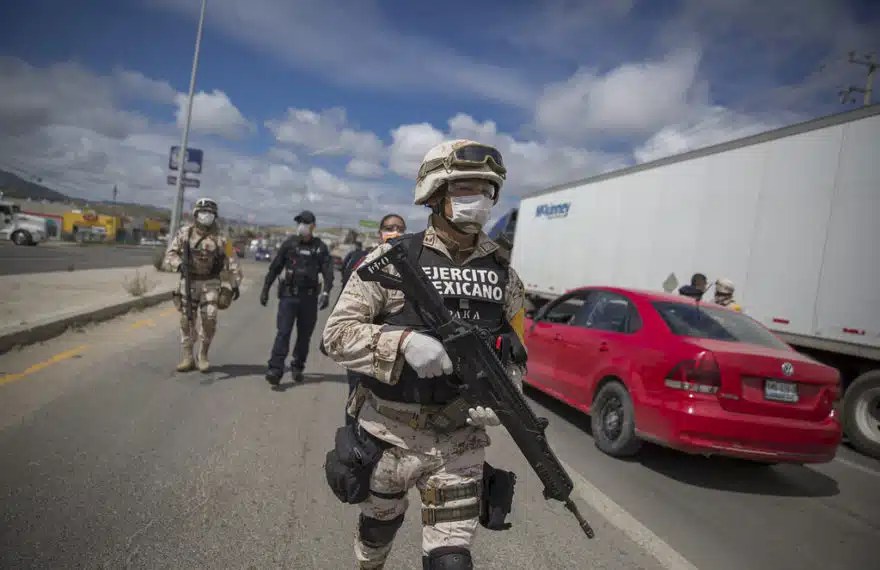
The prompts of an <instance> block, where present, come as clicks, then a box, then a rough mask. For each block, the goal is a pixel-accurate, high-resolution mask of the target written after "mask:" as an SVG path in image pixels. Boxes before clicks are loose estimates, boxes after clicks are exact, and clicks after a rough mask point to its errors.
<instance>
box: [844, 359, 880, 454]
mask: <svg viewBox="0 0 880 570" xmlns="http://www.w3.org/2000/svg"><path fill="white" fill-rule="evenodd" d="M843 429H844V431H845V432H846V435H847V437H848V438H849V443H850V445H852V446H853V447H854V448H856V449H857V450H858V451H860V452H861V453H864V454H865V455H867V456H869V457H873V458H875V459H880V370H873V371H871V372H868V373H866V374H862V375H861V376H859V377H858V378H856V379H855V381H854V382H853V383H852V384H851V385H850V386H849V388H847V390H846V393H845V394H844V396H843Z"/></svg>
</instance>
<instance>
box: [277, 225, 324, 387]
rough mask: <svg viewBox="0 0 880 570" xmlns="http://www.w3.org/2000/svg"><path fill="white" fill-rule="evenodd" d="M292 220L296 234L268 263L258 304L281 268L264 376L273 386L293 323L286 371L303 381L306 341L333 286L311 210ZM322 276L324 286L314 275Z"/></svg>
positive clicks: (278, 380)
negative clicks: (292, 343) (290, 357)
mask: <svg viewBox="0 0 880 570" xmlns="http://www.w3.org/2000/svg"><path fill="white" fill-rule="evenodd" d="M294 221H295V222H297V224H298V225H297V228H296V233H297V235H295V236H291V237H289V238H287V240H285V241H284V243H283V244H281V248H280V249H279V250H278V255H276V256H275V258H274V259H273V260H272V263H271V264H270V265H269V271H268V273H266V280H265V281H264V283H263V291H262V293H260V304H261V305H263V306H264V307H265V306H266V303H268V302H269V289H271V288H272V283H273V282H274V281H275V279H276V278H277V277H278V275H279V274H281V272H282V271H283V272H284V275H283V276H282V277H281V280H280V281H279V283H278V319H277V327H278V332H277V334H276V335H275V343H274V344H273V345H272V355H271V356H270V357H269V370H268V371H267V372H266V380H268V381H269V383H270V384H272V385H273V386H277V385H278V384H279V383H280V382H281V377H282V376H283V375H284V359H285V358H287V354H288V353H289V352H290V337H291V333H292V332H293V325H294V323H296V345H295V346H294V347H293V361H292V362H291V364H290V369H291V370H290V372H291V374H292V375H293V379H294V381H296V382H302V381H303V370H305V367H306V358H308V356H309V342H311V338H312V332H313V331H314V330H315V323H316V322H317V321H318V310H319V309H320V310H323V309H326V308H327V306H328V305H329V304H330V290H331V289H333V263H332V261H331V259H330V250H329V249H328V248H327V245H326V244H325V243H324V242H323V241H321V239H320V238H317V237H315V236H314V235H313V234H314V231H315V214H313V213H311V212H309V211H308V210H304V211H303V212H301V213H300V214H299V215H298V216H297V217H296V218H294ZM319 275H321V276H323V278H324V288H323V291H322V290H321V284H320V282H319V281H318V276H319Z"/></svg>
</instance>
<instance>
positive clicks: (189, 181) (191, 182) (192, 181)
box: [168, 174, 202, 188]
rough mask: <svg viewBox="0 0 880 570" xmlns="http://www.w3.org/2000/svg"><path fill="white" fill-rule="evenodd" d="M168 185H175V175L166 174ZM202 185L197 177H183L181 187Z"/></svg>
mask: <svg viewBox="0 0 880 570" xmlns="http://www.w3.org/2000/svg"><path fill="white" fill-rule="evenodd" d="M168 185H169V186H177V176H174V175H173V174H169V175H168ZM201 185H202V182H201V181H200V180H199V179H198V178H187V177H186V176H184V177H183V187H184V188H198V187H199V186H201Z"/></svg>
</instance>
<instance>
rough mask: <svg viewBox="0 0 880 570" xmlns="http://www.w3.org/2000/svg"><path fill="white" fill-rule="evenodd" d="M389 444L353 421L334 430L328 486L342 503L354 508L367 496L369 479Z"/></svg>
mask: <svg viewBox="0 0 880 570" xmlns="http://www.w3.org/2000/svg"><path fill="white" fill-rule="evenodd" d="M389 447H391V444H389V443H386V442H384V441H381V440H379V439H377V438H375V437H373V436H372V435H370V434H369V433H367V432H366V431H365V430H362V429H361V428H360V426H359V425H357V423H356V422H355V423H354V424H353V425H347V426H343V427H341V428H339V429H337V430H336V447H335V448H333V449H331V450H330V451H328V452H327V459H326V461H325V462H324V473H325V475H326V476H327V484H328V485H329V486H330V489H331V490H332V491H333V494H334V495H336V498H337V499H339V500H340V501H342V502H343V503H348V504H350V505H357V504H358V503H363V502H364V501H366V500H367V497H368V496H369V494H370V477H371V476H372V475H373V471H374V470H375V469H376V465H377V464H378V463H379V460H380V459H381V458H382V453H384V452H385V450H386V449H388V448H389Z"/></svg>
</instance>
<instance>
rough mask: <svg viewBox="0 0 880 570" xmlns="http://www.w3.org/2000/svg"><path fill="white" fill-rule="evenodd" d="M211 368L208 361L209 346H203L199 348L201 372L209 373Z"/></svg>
mask: <svg viewBox="0 0 880 570" xmlns="http://www.w3.org/2000/svg"><path fill="white" fill-rule="evenodd" d="M210 367H211V363H210V362H209V361H208V345H206V344H202V346H201V347H200V348H199V372H207V371H208V369H209V368H210Z"/></svg>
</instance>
